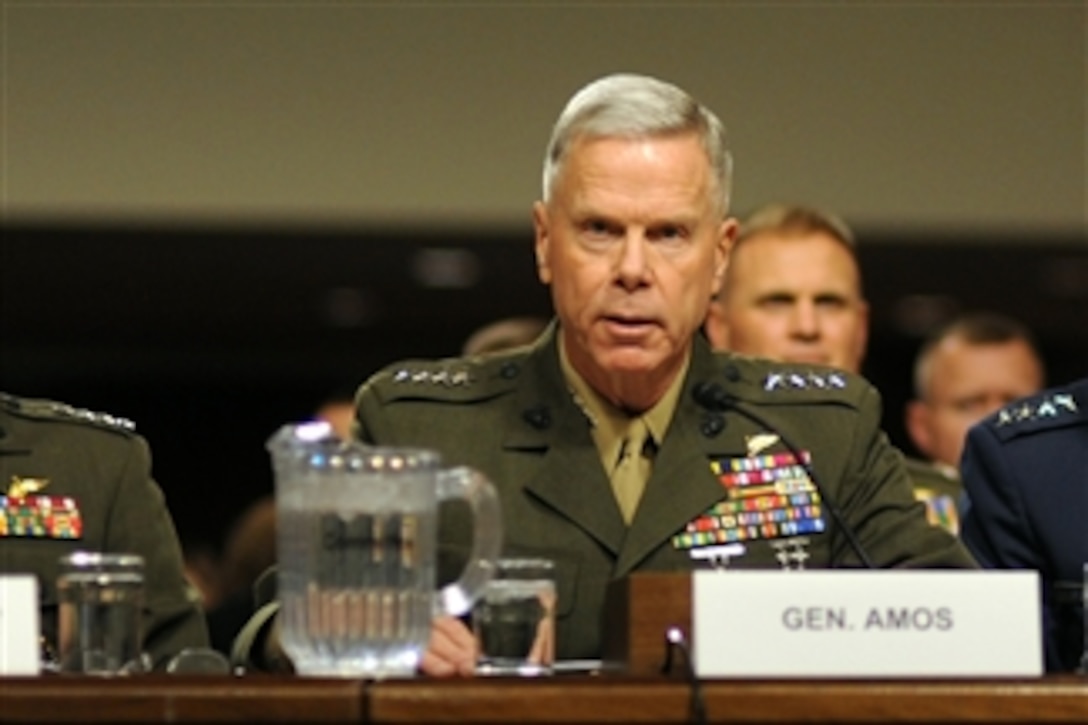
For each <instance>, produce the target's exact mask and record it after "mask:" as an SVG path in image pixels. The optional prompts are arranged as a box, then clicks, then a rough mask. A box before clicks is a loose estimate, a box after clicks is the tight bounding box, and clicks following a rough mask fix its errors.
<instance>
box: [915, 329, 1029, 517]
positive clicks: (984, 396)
mask: <svg viewBox="0 0 1088 725" xmlns="http://www.w3.org/2000/svg"><path fill="white" fill-rule="evenodd" d="M1044 379H1045V374H1044V370H1043V361H1042V359H1041V357H1040V355H1039V352H1038V350H1037V349H1036V347H1035V343H1034V340H1033V339H1032V335H1031V332H1030V331H1029V330H1028V328H1027V327H1025V326H1024V325H1023V324H1021V323H1020V322H1018V321H1016V320H1014V319H1012V318H1009V317H1006V316H1004V315H999V314H994V313H990V312H977V313H970V314H966V315H963V316H961V317H959V318H956V319H954V320H952V321H951V322H950V323H948V324H947V325H945V326H944V327H942V328H941V329H939V330H938V331H937V332H936V333H935V334H933V335H932V336H930V337H929V338H928V339H927V340H926V341H925V342H924V343H923V344H922V347H921V349H920V351H919V353H918V357H917V359H916V361H915V364H914V395H915V399H914V400H912V401H911V402H910V403H908V405H907V410H906V426H907V432H908V433H909V434H910V437H911V440H912V441H913V442H914V445H915V447H916V448H917V449H918V450H919V451H920V452H921V453H922V454H923V455H924V456H926V458H927V459H928V460H929V461H931V462H932V464H933V465H934V466H935V467H937V468H938V469H939V470H940V471H941V472H942V473H943V474H944V475H943V477H942V478H939V479H934V481H933V486H932V487H931V488H930V489H928V490H924V491H919V493H920V494H921V497H922V498H923V500H926V501H927V502H928V503H929V504H930V507H931V513H935V514H936V516H937V517H938V518H939V519H941V521H942V523H946V525H948V527H949V528H951V529H952V530H953V531H956V530H958V524H956V522H957V520H958V515H959V510H960V509H961V508H962V503H963V502H962V500H961V499H962V495H963V487H962V485H961V484H960V477H959V471H958V469H959V462H960V456H961V455H962V453H963V445H964V441H965V439H966V438H967V430H968V429H969V428H970V427H971V426H972V425H974V424H975V423H977V422H979V421H980V420H982V419H983V418H984V417H986V416H987V415H989V414H991V413H993V412H994V411H996V410H998V409H999V408H1001V407H1002V406H1004V405H1007V404H1008V403H1010V402H1011V401H1013V400H1017V399H1019V398H1023V397H1025V396H1027V395H1031V394H1032V393H1035V392H1037V391H1039V390H1040V389H1041V388H1042V387H1043V385H1044Z"/></svg>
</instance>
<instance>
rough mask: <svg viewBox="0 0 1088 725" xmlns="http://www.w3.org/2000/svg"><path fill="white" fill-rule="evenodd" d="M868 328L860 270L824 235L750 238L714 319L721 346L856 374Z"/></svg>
mask: <svg viewBox="0 0 1088 725" xmlns="http://www.w3.org/2000/svg"><path fill="white" fill-rule="evenodd" d="M868 328H869V309H868V305H867V304H866V303H865V301H864V300H863V299H862V298H861V282H860V279H859V271H858V267H857V264H856V263H855V261H854V258H853V257H852V256H851V255H850V253H849V252H848V251H847V250H846V249H845V248H844V247H843V245H842V243H841V242H839V241H838V240H836V239H834V238H833V237H831V236H829V235H827V234H823V233H812V234H780V233H778V232H769V231H768V232H764V233H760V234H756V235H755V236H753V237H750V238H749V239H746V240H744V241H743V242H742V243H741V244H740V245H738V246H737V247H736V249H735V250H734V253H733V255H732V258H731V259H730V262H729V271H728V273H727V275H726V280H725V285H724V287H723V289H722V293H721V295H720V296H719V299H718V300H717V301H716V302H715V303H714V307H713V308H712V309H711V315H710V318H709V319H708V321H707V334H708V335H709V336H710V340H711V342H712V343H713V344H714V346H715V347H718V348H721V349H728V350H732V351H734V352H737V353H741V354H744V355H756V356H760V357H766V358H770V359H772V360H781V361H784V362H797V363H819V364H821V365H831V366H834V367H837V368H841V369H843V370H849V371H851V372H858V371H859V370H860V368H861V360H862V358H863V357H864V355H865V346H866V343H867V341H868Z"/></svg>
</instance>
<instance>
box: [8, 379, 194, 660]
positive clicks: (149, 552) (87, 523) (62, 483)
mask: <svg viewBox="0 0 1088 725" xmlns="http://www.w3.org/2000/svg"><path fill="white" fill-rule="evenodd" d="M150 468H151V461H150V454H149V451H148V447H147V443H146V442H145V441H144V439H143V438H141V437H140V436H138V435H136V434H135V433H133V432H132V430H131V424H128V423H127V421H123V420H119V419H116V418H113V417H111V416H108V415H103V414H98V413H91V412H89V411H85V410H78V409H75V408H72V407H70V406H67V405H64V404H61V403H54V402H50V401H42V400H27V399H23V398H17V397H14V396H11V395H6V394H3V393H0V497H2V499H0V500H2V502H3V505H2V506H0V573H31V574H34V575H36V576H37V579H38V585H39V594H40V600H41V623H42V635H43V638H44V640H45V642H46V644H47V645H48V646H50V647H55V645H56V634H57V586H56V581H57V574H58V570H59V566H58V559H59V558H60V557H61V556H63V555H65V554H69V553H71V552H74V551H80V550H85V551H100V552H124V553H132V554H139V555H141V556H142V557H143V558H144V567H145V570H144V577H145V608H144V617H143V634H144V650H145V651H146V652H148V653H149V654H150V655H151V657H152V659H153V660H154V662H155V663H156V665H162V664H163V663H164V661H165V660H167V659H168V658H169V657H171V656H173V655H174V654H177V653H178V652H179V651H181V650H182V649H184V648H185V647H207V646H208V634H207V627H206V625H205V622H204V615H203V613H202V611H201V609H200V606H199V604H198V602H197V596H196V593H195V591H194V590H193V588H192V587H191V586H189V585H188V584H187V582H186V580H185V577H184V575H183V572H182V557H181V549H180V546H179V544H178V538H177V533H176V532H175V530H174V524H173V522H172V521H171V518H170V514H169V512H168V511H167V509H166V505H165V502H164V499H163V494H162V491H161V490H160V489H159V487H158V485H156V483H155V482H154V481H153V480H152V478H151V473H150ZM20 489H22V490H20ZM13 494H14V495H13ZM46 496H48V497H50V498H51V499H52V500H53V501H54V502H61V501H63V502H64V505H63V506H62V507H61V508H60V509H57V508H56V507H54V508H53V509H52V511H51V514H52V515H48V516H46V515H44V509H43V508H42V507H41V506H39V505H38V503H40V501H41V499H40V498H38V497H46ZM58 511H59V515H58Z"/></svg>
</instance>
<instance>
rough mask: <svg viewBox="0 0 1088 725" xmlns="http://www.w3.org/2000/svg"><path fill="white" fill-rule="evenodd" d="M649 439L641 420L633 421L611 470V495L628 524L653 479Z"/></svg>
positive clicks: (647, 431)
mask: <svg viewBox="0 0 1088 725" xmlns="http://www.w3.org/2000/svg"><path fill="white" fill-rule="evenodd" d="M649 435H650V431H649V429H647V428H646V423H645V422H644V421H643V420H642V418H632V419H631V421H630V423H629V424H628V426H627V435H626V436H624V439H623V444H622V446H621V447H620V457H619V460H618V461H617V462H616V467H615V468H614V469H612V491H613V492H614V493H615V495H616V502H617V503H619V506H620V512H621V513H622V514H623V520H624V521H626V522H627V523H631V519H633V518H634V516H635V509H637V508H638V502H639V499H641V498H642V491H643V489H644V488H646V481H648V480H649V479H650V466H651V463H652V461H651V459H650V456H649V455H648V453H650V451H648V450H647V448H648V446H647V445H646V444H647V440H646V439H647V437H648V436H649Z"/></svg>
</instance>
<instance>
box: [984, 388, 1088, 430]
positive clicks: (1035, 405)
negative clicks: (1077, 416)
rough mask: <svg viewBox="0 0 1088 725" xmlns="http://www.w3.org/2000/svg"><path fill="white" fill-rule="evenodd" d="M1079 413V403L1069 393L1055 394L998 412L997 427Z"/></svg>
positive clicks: (1013, 405)
mask: <svg viewBox="0 0 1088 725" xmlns="http://www.w3.org/2000/svg"><path fill="white" fill-rule="evenodd" d="M1076 412H1077V401H1076V400H1074V398H1073V396H1072V395H1070V394H1069V393H1053V394H1051V395H1047V396H1045V397H1043V398H1041V399H1039V400H1034V401H1033V400H1028V401H1021V402H1018V403H1013V404H1012V405H1009V406H1006V407H1004V408H1002V409H1001V410H999V411H998V412H997V426H998V427H1001V426H1006V425H1010V424H1012V423H1019V422H1021V421H1028V420H1041V419H1043V418H1058V417H1061V416H1064V415H1069V414H1071V413H1076Z"/></svg>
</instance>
